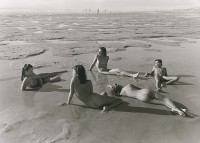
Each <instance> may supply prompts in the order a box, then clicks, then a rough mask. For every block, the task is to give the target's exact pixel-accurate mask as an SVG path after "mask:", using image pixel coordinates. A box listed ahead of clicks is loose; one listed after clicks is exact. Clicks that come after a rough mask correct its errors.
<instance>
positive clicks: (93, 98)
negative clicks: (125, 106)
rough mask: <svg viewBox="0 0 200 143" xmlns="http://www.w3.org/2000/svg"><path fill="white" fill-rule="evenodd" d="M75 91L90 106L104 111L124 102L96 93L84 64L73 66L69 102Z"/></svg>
mask: <svg viewBox="0 0 200 143" xmlns="http://www.w3.org/2000/svg"><path fill="white" fill-rule="evenodd" d="M74 93H75V94H76V96H77V98H78V99H79V100H81V101H82V102H83V103H85V104H86V105H87V106H88V107H91V108H102V109H103V111H108V110H109V109H111V108H113V107H115V106H117V105H119V104H120V103H121V102H122V101H121V99H118V98H114V97H108V96H102V95H99V94H97V93H94V92H93V85H92V82H91V80H87V76H86V72H85V68H84V67H83V66H82V65H76V66H75V67H74V68H73V72H72V79H71V83H70V92H69V96H68V101H67V104H70V102H71V100H72V97H73V95H74Z"/></svg>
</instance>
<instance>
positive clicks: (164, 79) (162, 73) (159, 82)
mask: <svg viewBox="0 0 200 143" xmlns="http://www.w3.org/2000/svg"><path fill="white" fill-rule="evenodd" d="M149 75H151V76H153V75H154V77H155V81H156V89H157V91H160V90H161V88H162V87H163V86H165V85H168V84H173V83H174V82H176V81H178V80H179V77H177V76H168V75H167V69H166V68H164V67H162V60H161V59H156V60H155V65H154V67H153V69H152V71H151V73H146V74H145V76H146V77H147V76H149Z"/></svg>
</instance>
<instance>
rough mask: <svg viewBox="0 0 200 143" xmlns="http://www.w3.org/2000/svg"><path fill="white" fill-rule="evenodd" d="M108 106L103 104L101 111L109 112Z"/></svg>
mask: <svg viewBox="0 0 200 143" xmlns="http://www.w3.org/2000/svg"><path fill="white" fill-rule="evenodd" d="M108 110H109V109H108V106H103V110H102V111H101V113H105V112H108Z"/></svg>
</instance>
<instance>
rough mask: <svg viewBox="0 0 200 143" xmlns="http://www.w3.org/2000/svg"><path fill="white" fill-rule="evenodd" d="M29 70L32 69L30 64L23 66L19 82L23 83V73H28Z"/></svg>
mask: <svg viewBox="0 0 200 143" xmlns="http://www.w3.org/2000/svg"><path fill="white" fill-rule="evenodd" d="M30 68H33V66H32V65H31V64H25V65H24V67H23V68H22V74H21V81H23V80H24V78H25V77H26V75H25V71H28V70H29V69H30Z"/></svg>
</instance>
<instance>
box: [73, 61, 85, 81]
mask: <svg viewBox="0 0 200 143" xmlns="http://www.w3.org/2000/svg"><path fill="white" fill-rule="evenodd" d="M73 69H74V70H75V71H76V74H77V77H78V78H79V80H80V84H85V83H86V81H87V76H86V72H85V68H84V66H82V65H76V66H74V68H73Z"/></svg>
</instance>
